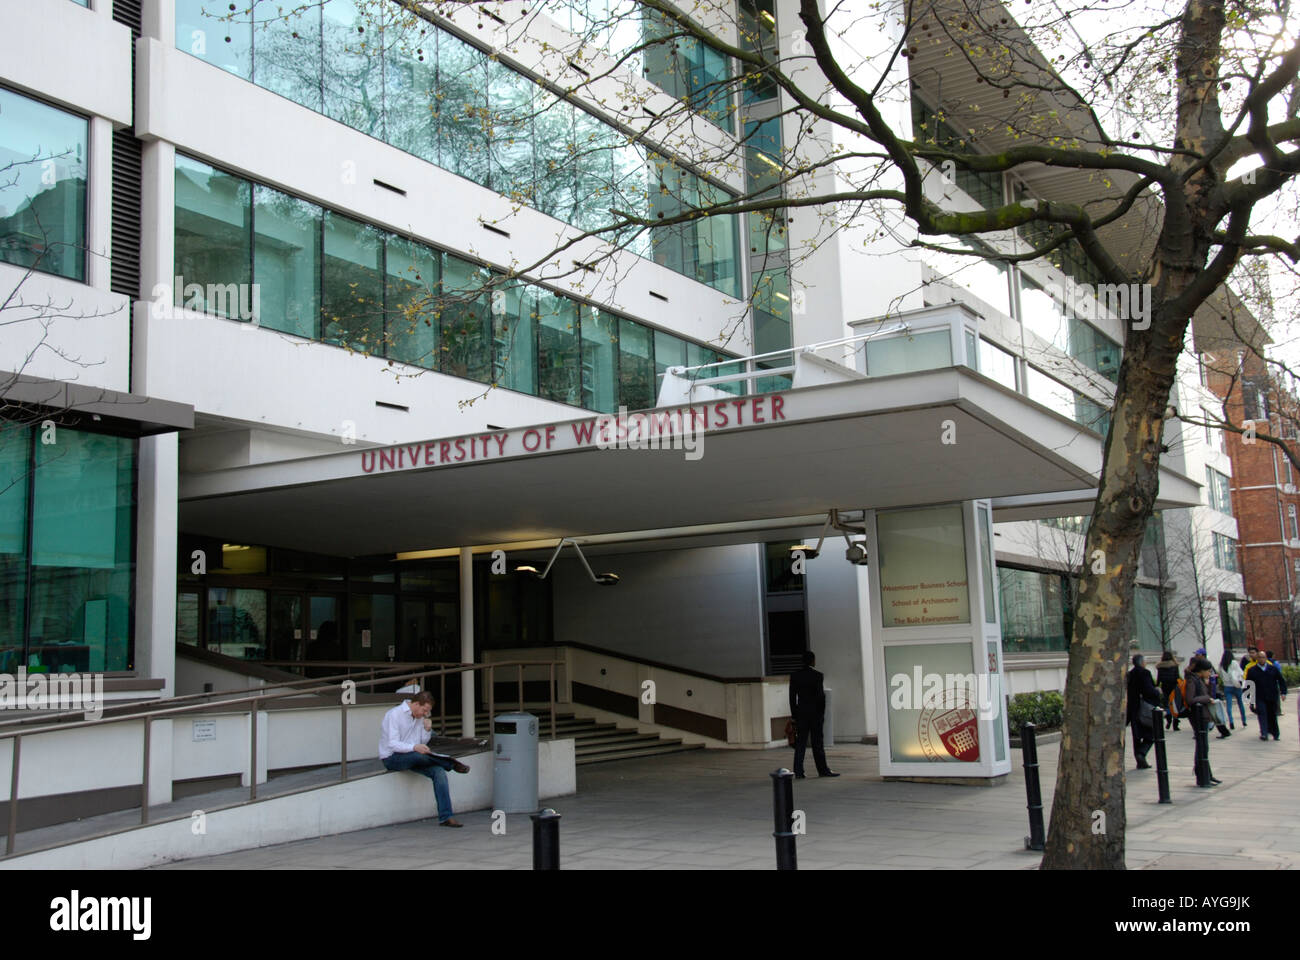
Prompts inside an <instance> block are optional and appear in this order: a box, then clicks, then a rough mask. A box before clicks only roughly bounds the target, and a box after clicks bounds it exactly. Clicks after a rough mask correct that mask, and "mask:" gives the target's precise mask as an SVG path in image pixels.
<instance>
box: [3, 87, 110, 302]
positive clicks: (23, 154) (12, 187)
mask: <svg viewBox="0 0 1300 960" xmlns="http://www.w3.org/2000/svg"><path fill="white" fill-rule="evenodd" d="M89 135H90V126H89V122H88V121H87V120H86V118H85V117H79V116H77V115H75V114H71V113H68V112H66V111H64V110H58V109H56V108H54V107H51V106H49V105H47V104H44V103H41V102H40V101H38V100H33V99H31V98H30V97H24V96H22V95H21V94H17V93H14V92H13V91H11V90H6V89H4V88H2V87H0V171H3V173H0V261H3V262H4V263H12V264H15V265H17V266H20V267H24V268H27V267H32V268H35V269H37V270H40V271H42V272H44V273H53V274H56V275H58V276H60V277H67V278H69V279H71V280H85V277H86V169H87V152H88V140H89Z"/></svg>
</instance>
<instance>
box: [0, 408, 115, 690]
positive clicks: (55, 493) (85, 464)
mask: <svg viewBox="0 0 1300 960" xmlns="http://www.w3.org/2000/svg"><path fill="white" fill-rule="evenodd" d="M135 450H136V442H135V441H134V440H131V439H127V438H122V437H113V436H106V435H103V434H97V433H87V432H84V431H80V430H74V429H72V428H71V427H62V426H56V425H54V424H46V425H44V426H39V427H31V426H27V425H25V424H20V423H13V422H9V421H0V673H4V674H13V673H14V672H15V671H16V670H17V668H18V667H26V668H27V670H28V671H29V672H32V673H36V672H41V673H70V672H74V671H75V672H78V673H83V672H87V671H106V670H107V671H116V670H128V669H131V666H132V662H131V661H132V650H131V630H132V617H133V610H134V591H133V585H134V575H135V563H134V558H135Z"/></svg>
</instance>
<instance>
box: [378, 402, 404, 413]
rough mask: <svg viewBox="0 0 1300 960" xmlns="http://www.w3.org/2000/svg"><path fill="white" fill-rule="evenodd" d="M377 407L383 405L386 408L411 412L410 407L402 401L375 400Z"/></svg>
mask: <svg viewBox="0 0 1300 960" xmlns="http://www.w3.org/2000/svg"><path fill="white" fill-rule="evenodd" d="M375 406H376V407H383V408H384V409H385V410H401V411H402V413H410V412H411V408H410V407H404V406H402V405H401V404H400V403H384V401H382V400H376V401H375Z"/></svg>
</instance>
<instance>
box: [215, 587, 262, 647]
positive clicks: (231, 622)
mask: <svg viewBox="0 0 1300 960" xmlns="http://www.w3.org/2000/svg"><path fill="white" fill-rule="evenodd" d="M207 648H208V649H209V650H211V651H213V652H215V653H220V654H224V655H225V656H227V657H237V658H239V659H241V660H265V659H266V591H265V590H248V589H245V588H243V587H240V588H238V589H236V588H234V587H208V646H207Z"/></svg>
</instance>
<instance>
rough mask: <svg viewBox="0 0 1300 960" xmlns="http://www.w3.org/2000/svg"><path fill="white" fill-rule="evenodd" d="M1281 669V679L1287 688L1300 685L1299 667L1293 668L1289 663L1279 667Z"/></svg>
mask: <svg viewBox="0 0 1300 960" xmlns="http://www.w3.org/2000/svg"><path fill="white" fill-rule="evenodd" d="M1280 666H1281V667H1282V679H1283V680H1285V681H1286V685H1287V687H1288V688H1291V687H1294V686H1295V685H1296V684H1300V667H1297V666H1293V665H1292V664H1289V663H1284V664H1281V665H1280Z"/></svg>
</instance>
